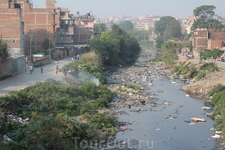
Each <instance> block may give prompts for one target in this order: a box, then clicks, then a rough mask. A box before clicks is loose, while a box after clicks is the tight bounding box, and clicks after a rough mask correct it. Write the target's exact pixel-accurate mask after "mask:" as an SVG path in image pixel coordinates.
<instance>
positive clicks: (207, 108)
mask: <svg viewBox="0 0 225 150" xmlns="http://www.w3.org/2000/svg"><path fill="white" fill-rule="evenodd" d="M211 109H212V108H210V107H202V110H211Z"/></svg>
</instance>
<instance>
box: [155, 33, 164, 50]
mask: <svg viewBox="0 0 225 150" xmlns="http://www.w3.org/2000/svg"><path fill="white" fill-rule="evenodd" d="M155 42H156V48H157V49H161V45H162V44H163V42H164V38H163V37H161V36H158V37H157V38H156V40H155Z"/></svg>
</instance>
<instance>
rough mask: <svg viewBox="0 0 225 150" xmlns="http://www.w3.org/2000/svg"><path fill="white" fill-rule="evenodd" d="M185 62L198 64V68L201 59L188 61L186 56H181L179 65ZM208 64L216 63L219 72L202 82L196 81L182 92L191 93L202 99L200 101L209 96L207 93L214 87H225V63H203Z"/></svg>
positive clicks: (208, 76) (209, 75)
mask: <svg viewBox="0 0 225 150" xmlns="http://www.w3.org/2000/svg"><path fill="white" fill-rule="evenodd" d="M183 61H188V62H191V63H193V64H196V66H198V65H199V64H200V59H199V58H194V59H189V60H186V58H185V56H182V55H181V54H180V55H179V60H178V63H179V62H183ZM206 62H214V63H216V64H217V65H218V67H219V68H220V69H219V71H215V72H212V73H208V74H207V75H206V76H205V77H204V78H202V79H201V80H199V81H196V82H194V83H192V84H189V85H187V86H185V87H183V88H182V90H183V91H185V92H186V93H189V94H191V95H193V96H194V97H196V98H200V99H201V98H202V96H204V95H205V94H207V92H208V91H209V90H211V88H212V87H213V86H214V85H217V84H222V85H225V77H224V74H225V62H221V61H213V60H207V61H203V62H202V63H206Z"/></svg>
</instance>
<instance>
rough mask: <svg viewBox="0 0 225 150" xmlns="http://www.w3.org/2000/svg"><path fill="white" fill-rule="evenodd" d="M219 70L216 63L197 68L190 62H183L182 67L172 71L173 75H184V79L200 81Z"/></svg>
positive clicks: (179, 66)
mask: <svg viewBox="0 0 225 150" xmlns="http://www.w3.org/2000/svg"><path fill="white" fill-rule="evenodd" d="M218 70H219V68H218V67H217V65H216V64H214V63H205V64H203V65H201V66H200V68H197V67H196V66H195V65H193V64H191V63H190V62H183V63H182V64H180V65H176V66H174V67H173V69H172V70H171V73H176V75H177V76H179V75H183V78H184V79H195V81H198V80H200V79H202V78H204V77H205V76H206V74H207V73H209V72H214V71H218Z"/></svg>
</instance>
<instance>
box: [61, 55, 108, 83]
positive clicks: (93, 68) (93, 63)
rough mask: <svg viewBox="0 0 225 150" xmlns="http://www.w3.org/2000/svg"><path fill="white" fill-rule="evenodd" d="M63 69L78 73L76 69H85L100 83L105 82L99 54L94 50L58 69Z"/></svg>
mask: <svg viewBox="0 0 225 150" xmlns="http://www.w3.org/2000/svg"><path fill="white" fill-rule="evenodd" d="M64 69H65V70H71V71H73V72H75V74H76V73H78V71H82V70H85V71H87V72H88V73H90V74H92V75H94V76H95V77H97V78H98V79H99V81H100V84H102V85H104V84H105V83H106V78H105V77H104V76H103V75H102V74H101V71H102V69H103V63H102V59H101V56H100V55H99V54H97V53H96V52H95V51H91V52H89V53H86V54H84V55H83V56H82V59H81V60H80V61H74V62H71V63H68V64H66V65H64V66H63V67H62V68H60V71H63V70H64Z"/></svg>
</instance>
